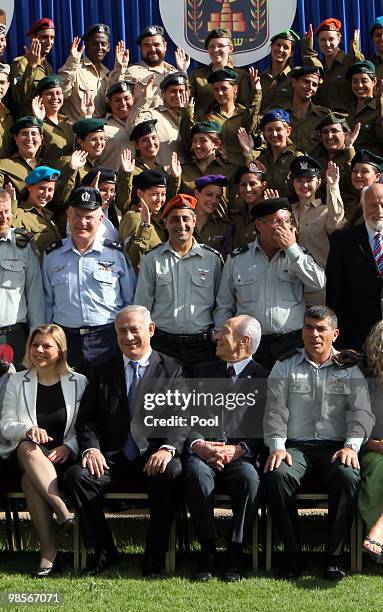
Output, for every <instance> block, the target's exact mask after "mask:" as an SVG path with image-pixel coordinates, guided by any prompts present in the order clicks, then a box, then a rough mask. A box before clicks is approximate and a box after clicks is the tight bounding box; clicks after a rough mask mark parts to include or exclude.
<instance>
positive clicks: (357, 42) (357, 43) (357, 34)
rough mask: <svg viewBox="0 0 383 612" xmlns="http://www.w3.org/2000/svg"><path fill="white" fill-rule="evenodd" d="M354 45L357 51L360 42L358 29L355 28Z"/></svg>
mask: <svg viewBox="0 0 383 612" xmlns="http://www.w3.org/2000/svg"><path fill="white" fill-rule="evenodd" d="M353 40H354V43H355V47H357V48H358V49H359V41H360V30H359V28H356V30H354V38H353Z"/></svg>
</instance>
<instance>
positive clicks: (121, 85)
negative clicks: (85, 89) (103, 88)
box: [106, 81, 134, 98]
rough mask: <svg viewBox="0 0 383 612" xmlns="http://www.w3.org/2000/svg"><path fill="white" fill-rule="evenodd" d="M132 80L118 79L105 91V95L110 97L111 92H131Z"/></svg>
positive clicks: (132, 87)
mask: <svg viewBox="0 0 383 612" xmlns="http://www.w3.org/2000/svg"><path fill="white" fill-rule="evenodd" d="M133 89H134V82H133V81H118V82H117V83H113V85H111V86H110V87H109V89H108V91H107V92H106V97H107V98H111V96H113V94H116V93H125V92H126V91H130V92H132V93H133Z"/></svg>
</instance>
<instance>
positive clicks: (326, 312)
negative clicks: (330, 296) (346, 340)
mask: <svg viewBox="0 0 383 612" xmlns="http://www.w3.org/2000/svg"><path fill="white" fill-rule="evenodd" d="M304 319H316V320H317V321H322V320H323V319H329V321H330V325H331V328H332V329H337V327H338V318H337V316H336V314H335V312H334V311H333V310H331V308H329V307H328V306H323V305H319V304H318V305H317V306H310V307H309V308H306V311H305V314H304Z"/></svg>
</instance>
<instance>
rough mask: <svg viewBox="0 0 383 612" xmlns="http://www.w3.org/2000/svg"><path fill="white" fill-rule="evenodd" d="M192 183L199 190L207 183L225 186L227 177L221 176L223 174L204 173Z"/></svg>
mask: <svg viewBox="0 0 383 612" xmlns="http://www.w3.org/2000/svg"><path fill="white" fill-rule="evenodd" d="M194 185H195V186H196V188H197V189H198V190H199V191H201V189H203V188H204V187H207V185H218V187H226V186H227V178H226V176H223V174H206V175H205V176H200V177H199V178H197V180H196V181H194Z"/></svg>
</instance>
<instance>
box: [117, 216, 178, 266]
mask: <svg viewBox="0 0 383 612" xmlns="http://www.w3.org/2000/svg"><path fill="white" fill-rule="evenodd" d="M119 231H120V240H121V242H122V243H123V244H124V251H125V253H126V254H127V256H128V258H129V261H130V262H131V264H132V266H133V267H134V271H135V272H136V274H138V271H139V269H140V262H141V258H142V256H143V255H145V253H148V252H149V251H151V250H152V249H153V248H154V247H156V246H157V245H158V244H161V242H165V241H166V240H167V234H166V231H165V227H164V226H163V224H162V223H160V222H159V221H158V220H157V219H156V218H155V217H154V216H152V217H151V223H150V226H149V227H142V226H141V213H140V212H136V211H134V210H129V211H128V212H127V213H125V215H123V217H122V219H121V223H120V228H119Z"/></svg>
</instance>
